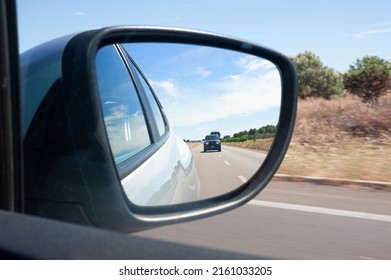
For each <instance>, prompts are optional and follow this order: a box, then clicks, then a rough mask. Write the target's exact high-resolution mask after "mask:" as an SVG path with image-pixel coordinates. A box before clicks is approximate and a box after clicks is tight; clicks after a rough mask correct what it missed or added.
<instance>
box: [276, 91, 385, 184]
mask: <svg viewBox="0 0 391 280" xmlns="http://www.w3.org/2000/svg"><path fill="white" fill-rule="evenodd" d="M298 106H299V107H298V115H297V120H296V126H295V132H294V135H293V139H292V142H291V145H290V147H289V150H288V153H287V155H286V157H285V159H284V162H283V163H282V166H281V167H280V169H279V173H284V174H292V175H303V176H321V177H329V178H343V179H355V180H373V181H388V182H391V160H390V157H391V94H390V93H389V94H388V95H386V96H384V97H382V98H381V99H380V100H379V104H377V105H373V106H368V105H365V104H363V103H362V102H361V101H360V100H359V99H358V98H355V97H352V96H348V97H347V98H346V99H340V100H330V101H327V100H321V99H312V100H304V101H303V100H301V101H300V102H299V105H298Z"/></svg>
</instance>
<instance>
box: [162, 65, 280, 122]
mask: <svg viewBox="0 0 391 280" xmlns="http://www.w3.org/2000/svg"><path fill="white" fill-rule="evenodd" d="M269 64H270V63H269ZM269 64H265V63H263V62H262V63H261V61H258V62H257V63H255V62H254V63H250V65H249V66H248V67H245V68H246V69H243V73H242V74H237V75H231V76H229V77H226V78H225V79H224V80H223V81H220V82H218V83H215V84H213V85H208V84H200V87H201V88H200V89H199V90H200V91H202V93H203V94H201V95H198V96H195V95H193V94H192V93H191V92H189V91H188V90H186V89H184V88H183V89H182V88H181V89H180V92H181V96H180V97H179V98H182V99H181V102H180V106H178V105H177V104H178V103H177V102H176V103H175V104H174V103H170V104H163V105H164V106H165V107H166V108H165V111H166V113H167V115H168V118H169V121H170V123H171V125H173V126H193V125H202V124H205V123H209V122H211V121H216V120H222V119H224V118H227V117H230V116H245V115H250V114H253V113H258V112H262V111H264V110H267V109H270V108H278V107H279V106H280V99H281V81H280V75H279V72H278V71H277V69H274V70H273V71H270V70H268V71H264V69H265V68H270V65H269ZM249 69H253V70H251V71H249ZM192 90H194V89H192ZM175 105H177V106H175Z"/></svg>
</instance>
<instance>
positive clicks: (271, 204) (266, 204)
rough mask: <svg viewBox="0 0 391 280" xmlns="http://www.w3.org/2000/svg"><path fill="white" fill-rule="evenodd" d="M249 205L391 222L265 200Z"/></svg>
mask: <svg viewBox="0 0 391 280" xmlns="http://www.w3.org/2000/svg"><path fill="white" fill-rule="evenodd" d="M248 204H251V205H257V206H264V207H273V208H280V209H288V210H295V211H302V212H311V213H318V214H328V215H335V216H343V217H351V218H359V219H367V220H375V221H383V222H391V216H386V215H379V214H371V213H364V212H355V211H346V210H338V209H331V208H322V207H313V206H304V205H297V204H288V203H280V202H271V201H263V200H262V201H261V200H251V201H249V202H248Z"/></svg>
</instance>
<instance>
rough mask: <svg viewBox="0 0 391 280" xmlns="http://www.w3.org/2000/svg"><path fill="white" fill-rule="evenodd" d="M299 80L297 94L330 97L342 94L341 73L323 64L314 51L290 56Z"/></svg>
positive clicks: (303, 96)
mask: <svg viewBox="0 0 391 280" xmlns="http://www.w3.org/2000/svg"><path fill="white" fill-rule="evenodd" d="M292 61H293V63H294V64H295V65H296V69H297V73H298V80H299V96H300V97H301V98H303V99H305V98H307V97H322V98H325V99H331V98H333V97H340V96H343V79H342V75H341V74H340V73H339V72H337V71H335V70H334V69H333V68H329V67H326V66H324V65H323V63H322V62H321V61H320V58H319V57H318V56H316V55H315V54H314V53H312V52H309V51H306V52H304V53H301V54H298V55H297V56H295V57H293V58H292Z"/></svg>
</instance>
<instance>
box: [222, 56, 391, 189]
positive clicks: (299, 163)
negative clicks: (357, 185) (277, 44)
mask: <svg viewBox="0 0 391 280" xmlns="http://www.w3.org/2000/svg"><path fill="white" fill-rule="evenodd" d="M291 59H292V61H293V63H294V64H295V65H296V68H297V71H298V79H299V102H298V112H297V118H296V124H295V130H294V134H293V138H292V141H291V144H290V146H289V149H288V152H287V154H286V156H285V158H284V161H283V163H282V164H281V166H280V168H279V170H278V173H280V174H287V175H299V176H314V177H326V178H339V179H352V180H369V181H384V182H391V172H390V170H391V63H390V62H389V61H387V60H384V59H381V58H378V57H376V56H366V57H363V58H361V59H357V60H356V61H355V62H354V63H353V64H352V65H350V66H349V69H348V71H347V72H346V73H339V72H337V71H335V70H334V69H332V68H329V67H327V66H324V65H323V63H322V62H321V60H320V58H319V57H318V56H316V55H315V54H313V53H311V52H308V51H307V52H304V53H302V54H299V55H297V56H296V57H293V58H291ZM254 130H255V133H254ZM250 131H251V133H250ZM250 131H243V132H239V133H238V134H237V135H236V137H235V135H234V137H232V138H231V137H227V138H228V139H230V140H232V141H226V140H227V139H224V140H223V142H230V143H224V144H229V145H235V146H240V147H244V148H252V149H257V150H262V151H267V150H269V148H270V146H271V144H272V140H273V138H272V137H273V136H274V133H275V130H274V132H272V133H265V134H264V135H263V137H261V134H262V133H260V130H259V129H258V130H256V129H253V130H250ZM234 139H235V140H234Z"/></svg>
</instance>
